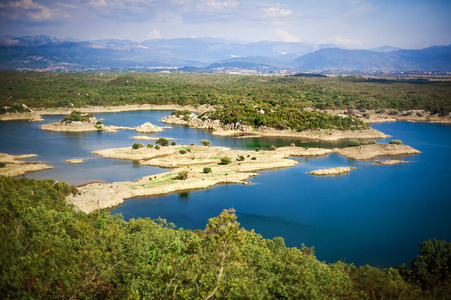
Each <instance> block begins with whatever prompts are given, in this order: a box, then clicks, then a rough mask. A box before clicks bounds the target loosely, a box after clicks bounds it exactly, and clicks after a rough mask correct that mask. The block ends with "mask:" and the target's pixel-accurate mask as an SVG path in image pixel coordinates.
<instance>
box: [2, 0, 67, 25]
mask: <svg viewBox="0 0 451 300" xmlns="http://www.w3.org/2000/svg"><path fill="white" fill-rule="evenodd" d="M1 8H7V9H8V11H7V12H2V15H3V16H6V17H9V18H11V19H18V18H20V17H21V16H23V14H25V16H26V18H28V19H31V20H34V21H40V20H48V19H51V18H54V17H61V15H60V14H59V9H50V8H48V7H46V6H44V5H42V4H39V3H35V2H33V0H20V1H16V2H9V3H8V4H6V5H3V6H2V7H1ZM63 17H67V15H65V16H63Z"/></svg>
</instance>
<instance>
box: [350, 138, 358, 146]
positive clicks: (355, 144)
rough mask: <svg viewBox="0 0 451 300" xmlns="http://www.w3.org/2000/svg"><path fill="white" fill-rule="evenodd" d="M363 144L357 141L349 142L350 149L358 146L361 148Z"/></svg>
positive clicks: (351, 140)
mask: <svg viewBox="0 0 451 300" xmlns="http://www.w3.org/2000/svg"><path fill="white" fill-rule="evenodd" d="M360 145H361V143H360V141H359V140H356V139H350V140H348V147H356V146H360Z"/></svg>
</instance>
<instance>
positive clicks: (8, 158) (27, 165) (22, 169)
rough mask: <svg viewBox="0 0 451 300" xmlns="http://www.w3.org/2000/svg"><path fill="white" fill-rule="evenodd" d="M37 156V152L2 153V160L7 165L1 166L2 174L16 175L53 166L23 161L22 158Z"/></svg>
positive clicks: (0, 173) (0, 154)
mask: <svg viewBox="0 0 451 300" xmlns="http://www.w3.org/2000/svg"><path fill="white" fill-rule="evenodd" d="M36 156H37V155H36V154H25V155H9V154H5V153H0V162H2V163H4V164H5V167H3V168H0V175H3V176H11V177H14V176H19V175H23V174H25V173H28V172H35V171H41V170H47V169H52V168H53V167H52V166H49V165H46V164H43V163H41V162H29V161H21V159H26V158H32V157H36Z"/></svg>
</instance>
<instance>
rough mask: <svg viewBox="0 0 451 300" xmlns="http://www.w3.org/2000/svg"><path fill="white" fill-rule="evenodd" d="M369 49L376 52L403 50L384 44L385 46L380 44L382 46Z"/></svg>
mask: <svg viewBox="0 0 451 300" xmlns="http://www.w3.org/2000/svg"><path fill="white" fill-rule="evenodd" d="M368 50H370V51H374V52H394V51H398V50H402V49H401V48H396V47H392V46H387V45H384V46H380V47H375V48H370V49H368Z"/></svg>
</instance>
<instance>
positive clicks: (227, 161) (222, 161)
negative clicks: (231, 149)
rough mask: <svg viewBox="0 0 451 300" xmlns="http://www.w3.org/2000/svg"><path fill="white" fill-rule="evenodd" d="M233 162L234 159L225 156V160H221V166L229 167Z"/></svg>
mask: <svg viewBox="0 0 451 300" xmlns="http://www.w3.org/2000/svg"><path fill="white" fill-rule="evenodd" d="M231 162H232V159H231V158H230V157H228V156H224V157H223V158H221V162H220V163H219V164H221V165H228V164H230V163H231Z"/></svg>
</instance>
